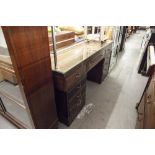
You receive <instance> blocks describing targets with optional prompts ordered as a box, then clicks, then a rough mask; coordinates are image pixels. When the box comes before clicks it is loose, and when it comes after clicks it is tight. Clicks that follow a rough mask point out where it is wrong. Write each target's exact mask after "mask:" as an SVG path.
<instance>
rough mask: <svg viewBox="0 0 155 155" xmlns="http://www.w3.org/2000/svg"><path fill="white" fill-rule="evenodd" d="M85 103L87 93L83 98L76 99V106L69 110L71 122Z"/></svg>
mask: <svg viewBox="0 0 155 155" xmlns="http://www.w3.org/2000/svg"><path fill="white" fill-rule="evenodd" d="M84 105H85V94H84V95H83V96H82V98H81V100H76V101H75V106H74V107H72V108H71V109H69V111H68V121H69V124H70V123H71V122H72V121H73V120H74V119H75V118H76V116H77V115H78V114H79V112H80V111H81V109H82V108H83V106H84Z"/></svg>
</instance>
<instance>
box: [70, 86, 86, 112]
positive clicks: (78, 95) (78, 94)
mask: <svg viewBox="0 0 155 155" xmlns="http://www.w3.org/2000/svg"><path fill="white" fill-rule="evenodd" d="M83 94H86V85H84V86H83V87H82V88H81V89H80V90H78V91H77V92H76V93H75V94H74V96H72V97H70V98H69V99H68V100H69V101H68V108H69V109H72V107H74V106H75V105H76V102H78V101H80V100H81V98H82V96H83Z"/></svg>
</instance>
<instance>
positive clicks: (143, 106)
mask: <svg viewBox="0 0 155 155" xmlns="http://www.w3.org/2000/svg"><path fill="white" fill-rule="evenodd" d="M141 60H143V61H142V63H144V64H145V69H144V68H142V70H143V71H142V72H140V71H139V72H140V73H142V75H143V76H144V75H145V76H148V77H149V78H148V82H147V85H146V87H145V90H144V92H143V95H142V97H141V100H140V102H139V103H138V105H137V112H138V118H137V124H136V128H140V129H155V46H154V45H148V47H147V48H146V55H144V58H143V59H141Z"/></svg>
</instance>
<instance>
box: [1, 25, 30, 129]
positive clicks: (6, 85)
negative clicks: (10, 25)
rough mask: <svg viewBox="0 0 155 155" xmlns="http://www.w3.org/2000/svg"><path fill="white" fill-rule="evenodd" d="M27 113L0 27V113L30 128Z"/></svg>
mask: <svg viewBox="0 0 155 155" xmlns="http://www.w3.org/2000/svg"><path fill="white" fill-rule="evenodd" d="M28 112H29V111H28V108H27V106H26V104H25V102H24V99H23V96H22V92H21V90H20V86H19V85H18V82H17V78H16V75H15V71H14V68H13V66H12V62H11V59H10V55H9V51H8V48H7V44H6V41H5V38H4V35H3V31H2V28H1V27H0V113H1V114H2V115H4V116H7V117H9V118H11V119H12V120H14V121H15V122H17V123H20V124H21V125H22V126H23V127H26V128H32V123H31V122H32V121H31V118H30V115H29V114H28Z"/></svg>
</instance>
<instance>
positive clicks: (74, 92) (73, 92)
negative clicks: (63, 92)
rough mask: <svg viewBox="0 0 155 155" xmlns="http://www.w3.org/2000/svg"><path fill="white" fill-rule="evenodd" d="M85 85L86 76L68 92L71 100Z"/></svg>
mask: <svg viewBox="0 0 155 155" xmlns="http://www.w3.org/2000/svg"><path fill="white" fill-rule="evenodd" d="M84 87H86V78H84V79H83V80H81V81H80V82H79V83H78V84H77V85H75V87H74V88H73V89H71V90H70V91H69V92H68V93H67V98H68V100H70V99H71V98H73V97H74V96H75V95H76V94H77V93H78V92H79V91H81V90H82V88H84Z"/></svg>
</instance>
